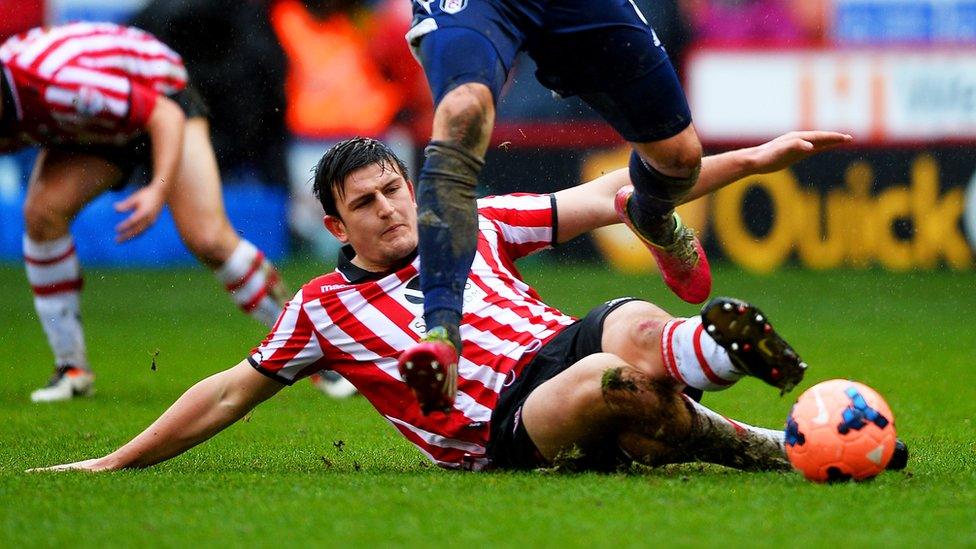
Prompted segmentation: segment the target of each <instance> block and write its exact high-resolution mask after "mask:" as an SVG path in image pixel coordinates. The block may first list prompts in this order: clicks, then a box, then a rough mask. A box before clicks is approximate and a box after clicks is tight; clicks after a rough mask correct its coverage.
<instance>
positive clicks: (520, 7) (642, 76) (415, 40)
mask: <svg viewBox="0 0 976 549" xmlns="http://www.w3.org/2000/svg"><path fill="white" fill-rule="evenodd" d="M413 14H414V21H413V26H412V27H411V29H410V31H409V32H408V33H407V40H408V41H409V43H410V45H411V47H412V48H413V49H414V52H415V54H416V56H417V58H418V59H419V60H420V63H421V64H422V65H423V67H424V72H425V73H426V76H427V80H428V84H429V86H430V89H431V93H432V95H433V99H434V104H435V105H436V107H435V112H434V123H433V131H432V136H431V139H432V140H431V142H430V144H429V145H428V146H427V148H426V150H425V154H426V160H425V162H424V166H423V169H422V170H421V172H420V176H419V178H418V189H417V192H418V202H419V204H420V213H419V217H418V221H419V227H420V257H421V263H420V279H421V290H422V291H423V293H424V311H425V312H424V320H425V322H426V325H427V328H428V331H427V334H426V335H425V338H424V339H425V341H424V343H425V344H423V345H418V346H415V347H413V348H411V349H409V350H407V352H405V353H404V355H403V358H402V361H403V362H406V361H410V362H412V363H413V364H414V365H415V366H419V365H422V364H425V363H430V362H431V361H433V360H440V361H443V360H445V359H447V360H449V361H450V363H451V364H452V366H451V367H452V368H453V367H454V365H453V363H455V362H456V360H457V359H456V355H457V351H458V350H460V349H461V336H460V333H459V330H458V326H459V324H460V319H461V304H462V293H463V288H464V285H465V282H466V280H467V276H468V271H469V269H470V268H471V263H472V260H473V259H474V257H475V250H476V246H477V226H478V220H477V218H478V216H477V208H476V205H475V187H476V186H477V180H478V174H479V172H480V171H481V168H482V166H483V165H484V156H485V152H486V150H487V148H488V143H489V139H490V137H491V131H492V127H493V125H494V117H495V104H496V102H497V101H498V97H499V93H500V92H501V89H502V86H503V84H504V83H505V81H506V79H507V76H508V72H509V71H510V70H511V68H512V63H513V61H514V59H515V56H516V54H518V52H520V51H522V50H525V51H526V52H527V53H528V55H529V56H530V57H532V58H533V60H535V62H536V64H537V66H538V71H537V72H536V76H537V78H538V79H539V81H540V82H541V83H542V84H543V85H545V86H546V87H548V88H549V89H551V90H553V92H554V93H555V94H557V95H559V96H563V97H567V96H571V95H578V96H579V97H580V98H581V99H583V100H584V101H585V102H586V103H587V104H589V105H590V106H591V107H593V109H594V110H596V111H597V112H598V113H600V115H601V116H602V117H603V118H604V119H605V120H606V121H607V122H608V123H609V124H610V125H611V126H613V128H614V129H615V130H616V131H617V132H618V133H619V134H620V135H621V136H622V137H624V138H625V139H626V140H627V141H628V142H629V143H630V144H631V146H632V147H633V153H632V155H631V159H630V169H629V172H630V180H631V181H632V184H633V188H630V187H628V188H627V189H625V190H622V191H621V195H620V196H618V197H617V198H616V202H617V208H618V209H619V210H620V211H622V212H624V214H625V215H624V216H623V220H624V222H625V223H626V224H627V225H628V226H629V227H630V228H631V229H633V230H634V231H635V233H636V234H637V235H638V236H639V237H640V239H641V241H643V242H644V244H645V245H646V246H647V247H648V249H650V251H651V253H652V254H653V255H654V257H655V259H656V261H657V263H658V266H659V267H660V271H661V274H662V276H663V277H664V280H665V282H666V283H667V285H668V286H669V287H670V288H671V289H672V290H673V291H674V292H675V293H676V294H677V295H678V296H679V297H680V298H682V299H684V300H685V301H688V302H690V303H701V302H703V301H704V300H705V299H706V298H707V297H708V295H709V293H710V291H711V274H710V271H709V267H708V261H707V259H706V258H705V254H704V251H703V250H702V247H701V244H700V243H699V241H698V239H697V237H696V236H695V233H694V231H692V230H691V229H689V228H687V227H685V226H683V225H682V223H681V220H680V219H679V218H678V216H677V214H675V212H674V208H675V206H676V205H677V204H679V203H680V202H681V201H682V200H683V199H684V197H685V196H686V195H687V194H688V192H689V191H690V190H691V189H692V187H693V186H694V184H695V181H696V180H697V178H698V173H699V169H700V166H701V154H702V149H701V144H700V143H699V141H698V136H697V134H696V133H695V129H694V127H693V126H692V124H691V113H690V111H689V109H688V103H687V100H686V99H685V95H684V91H683V90H682V89H681V85H680V83H679V82H678V77H677V75H676V73H675V71H674V68H673V67H672V65H671V62H670V61H669V59H668V56H667V53H666V52H665V51H664V47H663V46H662V45H661V42H660V40H658V37H657V35H656V34H655V32H654V30H653V29H652V28H651V27H650V25H649V24H648V22H647V20H646V19H645V17H644V15H643V14H642V13H641V12H640V10H639V9H638V8H637V6H636V5H635V4H634V2H633V1H632V0H599V1H593V0H552V1H550V0H528V1H521V2H516V1H513V0H477V1H474V0H472V1H470V2H469V1H468V0H441V1H440V2H433V1H423V0H415V1H414V2H413ZM427 343H429V345H428V344H427ZM432 351H437V356H436V357H435V356H434V355H433V354H432ZM451 355H453V356H454V357H455V358H453V359H451V358H445V357H450V356H451Z"/></svg>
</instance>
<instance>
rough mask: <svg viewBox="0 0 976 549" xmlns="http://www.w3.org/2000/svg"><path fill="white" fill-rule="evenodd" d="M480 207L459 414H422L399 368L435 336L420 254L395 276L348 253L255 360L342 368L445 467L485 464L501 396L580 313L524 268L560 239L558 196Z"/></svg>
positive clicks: (287, 314) (290, 378)
mask: <svg viewBox="0 0 976 549" xmlns="http://www.w3.org/2000/svg"><path fill="white" fill-rule="evenodd" d="M478 206H479V220H478V221H479V235H478V250H477V255H476V256H475V260H474V264H473V266H472V270H471V275H470V276H469V277H468V282H467V285H466V286H465V291H464V311H463V312H464V315H463V318H462V321H461V338H462V339H463V340H464V346H463V349H462V352H461V358H460V361H459V363H458V373H459V378H458V392H457V396H456V399H455V403H454V409H453V410H451V412H449V413H447V414H432V415H430V416H424V415H423V414H421V412H420V407H419V405H418V404H417V401H416V399H415V398H414V396H413V394H412V393H411V392H410V389H409V388H408V387H407V385H406V384H405V383H403V380H402V379H401V377H400V374H399V372H398V371H397V357H398V356H399V354H400V352H401V351H403V350H404V349H406V348H407V347H409V346H411V345H413V344H414V343H415V342H417V341H418V340H419V339H420V338H421V336H423V334H424V333H425V326H424V322H423V294H422V293H421V292H420V279H419V275H418V271H417V267H418V265H419V261H418V259H417V258H416V257H414V258H413V260H412V261H410V262H409V264H407V265H406V266H404V267H403V268H400V269H398V270H396V271H394V272H389V273H369V272H367V271H364V270H362V269H358V268H357V267H355V266H354V265H352V264H351V263H350V261H349V258H348V257H345V256H343V257H341V258H340V262H339V266H338V268H337V269H336V271H335V272H333V273H330V274H327V275H324V276H321V277H318V278H316V279H314V280H312V281H311V282H309V283H308V284H306V285H305V286H304V287H302V289H301V291H299V292H298V294H297V295H296V296H295V297H294V299H292V300H291V301H290V302H289V303H288V305H287V306H286V307H285V310H284V311H283V312H282V314H281V316H280V317H279V318H278V322H277V324H276V325H275V327H274V329H273V330H272V332H271V334H270V335H269V336H268V337H267V338H266V339H265V340H264V342H263V343H262V344H261V345H260V346H259V347H257V348H256V349H254V351H253V352H252V354H251V356H250V357H249V359H248V360H249V361H250V363H251V365H252V366H254V367H255V368H256V369H257V370H258V371H260V372H262V373H264V374H265V375H268V376H270V377H272V378H274V379H277V380H279V381H281V382H283V383H286V384H291V383H294V382H295V381H296V380H298V379H301V378H302V377H305V376H308V375H311V374H313V373H315V372H318V371H319V370H322V369H331V370H335V371H336V372H338V373H340V374H342V375H343V376H344V377H345V378H346V379H348V380H349V381H350V382H351V383H352V384H353V385H355V386H356V388H357V389H359V391H360V392H361V393H362V394H363V396H365V397H366V398H367V399H369V401H370V402H371V403H372V404H373V406H374V407H376V409H377V411H379V413H380V414H382V415H383V416H384V417H385V418H386V419H387V420H388V421H389V422H390V423H391V424H393V426H394V427H395V428H396V429H397V430H399V431H400V432H401V433H402V434H403V435H404V436H405V437H407V439H408V440H409V441H410V442H412V443H413V444H415V445H416V446H417V447H418V448H420V451H421V452H423V453H424V454H425V455H426V456H427V457H428V458H430V459H431V461H433V462H434V463H436V464H438V465H441V466H443V467H450V468H456V467H465V468H472V469H480V468H482V467H484V466H485V465H486V464H487V459H486V458H485V445H486V444H487V442H488V436H489V422H490V420H491V414H492V410H494V408H495V405H496V403H497V402H498V395H499V393H500V392H501V390H502V389H503V388H504V387H506V386H508V385H509V384H511V383H512V382H513V381H514V380H515V378H516V377H517V376H518V375H519V373H520V372H521V371H522V368H523V367H524V366H525V365H526V363H528V362H529V361H530V360H531V359H532V357H533V356H535V353H536V352H537V351H538V350H539V348H541V347H542V346H543V345H544V344H545V343H547V342H548V341H549V340H551V339H552V338H553V337H555V336H556V334H558V333H559V332H560V331H561V330H562V329H563V328H565V327H566V326H568V325H570V324H572V323H573V322H574V320H575V319H574V318H572V317H570V316H568V315H565V314H563V313H562V312H560V311H558V310H556V309H554V308H552V307H550V306H548V305H546V304H545V303H543V302H542V299H541V298H540V297H539V295H538V294H537V293H536V291H535V290H533V289H532V288H531V287H530V286H529V285H528V284H526V283H525V282H524V281H522V280H521V275H520V274H519V272H518V270H517V269H516V268H515V264H514V261H515V260H516V259H518V258H520V257H523V256H525V255H528V254H531V253H533V252H535V251H538V250H541V249H543V248H546V247H548V246H549V245H551V244H552V242H553V241H554V237H555V230H554V226H555V221H556V214H555V200H554V198H553V197H552V196H551V195H535V194H514V195H505V196H497V197H488V198H484V199H481V200H479V201H478ZM346 253H347V254H348V253H351V252H350V251H348V250H347V251H346Z"/></svg>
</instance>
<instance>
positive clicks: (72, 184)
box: [24, 149, 122, 232]
mask: <svg viewBox="0 0 976 549" xmlns="http://www.w3.org/2000/svg"><path fill="white" fill-rule="evenodd" d="M121 177H122V171H121V170H120V169H119V168H118V167H117V166H116V165H115V164H113V163H111V162H109V161H108V160H105V159H103V158H101V157H98V156H94V155H90V154H83V153H78V152H71V151H62V150H58V149H43V150H41V152H40V153H39V154H38V155H37V160H36V161H35V163H34V170H33V172H32V173H31V178H30V183H29V184H28V187H27V197H26V199H25V201H24V215H25V220H26V222H27V226H28V227H27V228H28V232H32V231H33V230H37V229H40V227H38V225H48V224H57V225H60V224H61V223H67V222H70V221H71V220H72V219H74V218H75V216H76V215H78V212H79V211H81V209H82V208H83V207H84V206H85V204H87V203H89V202H91V201H92V200H93V199H94V198H95V197H96V196H98V195H99V194H101V193H103V192H104V191H106V190H108V189H110V188H112V187H113V186H114V185H116V184H117V183H118V182H119V179H120V178H121Z"/></svg>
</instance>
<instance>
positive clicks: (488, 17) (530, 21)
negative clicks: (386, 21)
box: [406, 0, 549, 105]
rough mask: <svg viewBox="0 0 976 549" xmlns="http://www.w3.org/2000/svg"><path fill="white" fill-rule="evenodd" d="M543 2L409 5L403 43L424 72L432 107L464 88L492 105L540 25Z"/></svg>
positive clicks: (446, 0) (451, 0)
mask: <svg viewBox="0 0 976 549" xmlns="http://www.w3.org/2000/svg"><path fill="white" fill-rule="evenodd" d="M548 3H549V2H548V1H547V0H521V1H519V2H511V1H485V0H442V1H440V2H438V1H433V2H414V3H413V15H414V19H413V25H412V27H411V28H410V31H409V32H407V36H406V37H407V41H408V43H409V44H410V46H411V48H413V50H414V53H415V54H416V55H417V58H418V59H419V60H420V63H421V65H423V67H424V73H425V74H426V76H427V82H428V84H429V86H430V90H431V94H432V95H433V97H434V104H435V105H436V104H439V103H440V101H441V99H442V98H443V97H444V96H445V95H446V94H447V93H448V92H450V91H451V90H453V89H454V88H456V87H458V86H461V85H463V84H468V83H480V84H484V85H485V86H487V87H488V88H489V89H490V90H491V91H492V95H493V98H494V100H495V101H497V100H498V95H499V92H500V91H501V87H502V85H503V84H504V82H505V78H506V76H507V73H508V71H509V70H511V68H512V63H513V62H514V60H515V56H516V55H517V54H518V52H519V51H520V50H521V49H522V48H523V46H524V44H525V41H526V39H527V38H528V37H529V36H531V35H532V34H533V33H534V32H536V30H537V29H538V28H540V27H541V25H542V19H543V16H544V13H545V10H546V6H547V4H548Z"/></svg>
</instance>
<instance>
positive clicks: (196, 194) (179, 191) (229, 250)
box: [169, 118, 290, 327]
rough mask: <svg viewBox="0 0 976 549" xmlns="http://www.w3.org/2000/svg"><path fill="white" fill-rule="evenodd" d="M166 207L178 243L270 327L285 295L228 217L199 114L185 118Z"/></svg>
mask: <svg viewBox="0 0 976 549" xmlns="http://www.w3.org/2000/svg"><path fill="white" fill-rule="evenodd" d="M169 206H170V209H171V210H172V214H173V219H174V221H175V222H176V227H177V229H178V230H179V232H180V237H181V238H182V239H183V242H185V243H186V245H187V247H188V248H189V249H190V251H191V252H193V254H194V255H195V256H196V257H197V258H198V259H199V260H200V262H201V263H203V264H204V265H206V266H207V267H209V268H210V269H212V270H213V271H215V274H216V275H217V277H218V278H219V279H220V280H221V282H222V283H223V284H224V286H225V287H226V288H227V290H228V291H229V292H231V294H232V298H233V299H234V301H235V302H236V303H237V304H238V306H239V307H241V309H242V310H244V311H245V312H247V313H248V314H250V315H251V316H253V317H255V318H256V319H258V320H259V321H261V322H262V323H263V324H265V325H266V326H269V327H270V326H272V325H274V322H275V321H276V320H277V318H278V314H279V313H280V312H281V308H282V307H283V306H284V303H285V301H286V300H287V298H288V297H290V296H288V295H287V291H286V290H284V287H283V285H282V284H281V282H280V277H279V276H278V273H277V271H276V270H275V269H274V266H272V265H271V264H270V263H269V262H268V261H267V260H266V259H264V255H263V254H262V253H261V252H260V250H258V249H257V248H255V247H254V246H253V245H252V244H251V243H250V242H248V241H246V240H242V239H241V238H240V237H239V236H238V235H237V232H235V231H234V228H233V227H232V226H231V224H230V221H229V220H228V219H227V213H226V211H225V210H224V202H223V197H222V196H221V187H220V172H219V170H218V168H217V161H216V158H215V157H214V153H213V148H212V147H211V144H210V136H209V128H208V124H207V121H206V120H205V119H203V118H193V119H190V120H189V121H187V124H186V135H185V136H184V139H183V156H182V158H181V161H180V168H179V173H178V175H177V177H176V181H175V182H174V185H173V189H172V191H171V193H170V197H169Z"/></svg>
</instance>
